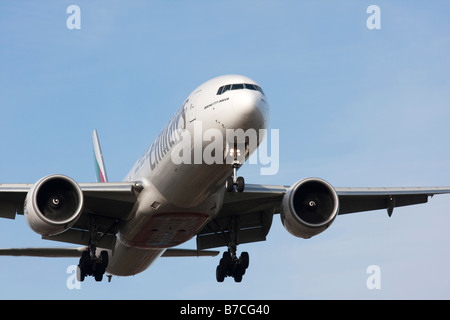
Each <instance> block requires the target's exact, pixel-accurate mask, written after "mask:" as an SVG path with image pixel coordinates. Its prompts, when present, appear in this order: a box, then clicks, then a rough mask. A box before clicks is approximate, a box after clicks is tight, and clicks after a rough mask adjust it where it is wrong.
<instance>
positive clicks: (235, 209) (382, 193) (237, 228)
mask: <svg viewBox="0 0 450 320" xmlns="http://www.w3.org/2000/svg"><path fill="white" fill-rule="evenodd" d="M289 190H290V187H289V186H267V185H246V186H245V190H244V192H231V193H226V195H225V200H224V205H223V208H222V210H221V211H220V212H219V213H218V215H217V217H216V218H215V219H214V220H212V221H211V222H209V223H208V224H207V225H206V226H205V227H204V229H203V230H201V231H200V232H199V233H198V234H197V248H198V249H208V248H214V247H220V246H228V245H229V244H234V245H238V244H242V243H248V242H255V241H264V240H266V236H267V234H268V232H269V229H270V227H271V224H272V217H273V215H274V214H276V213H280V212H281V211H282V206H283V199H284V197H285V196H286V197H289V196H292V193H290V194H287V193H289ZM334 190H335V193H336V195H337V198H338V202H339V211H338V213H337V214H339V215H341V214H348V213H355V212H363V211H371V210H379V209H387V212H388V215H389V216H391V215H392V212H393V210H394V208H396V207H403V206H409V205H415V204H421V203H426V202H428V198H429V197H432V196H434V195H436V194H447V193H450V187H434V188H423V187H417V188H334ZM311 197H312V198H314V197H313V196H311ZM331 222H332V221H331ZM331 222H330V224H331ZM328 226H329V225H327V226H326V227H328ZM326 227H325V229H326ZM322 231H323V230H322ZM320 232H321V231H320Z"/></svg>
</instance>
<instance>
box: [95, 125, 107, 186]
mask: <svg viewBox="0 0 450 320" xmlns="http://www.w3.org/2000/svg"><path fill="white" fill-rule="evenodd" d="M92 143H93V145H94V160H95V173H96V174H97V182H108V177H107V176H106V169H105V164H104V163H103V155H102V149H101V148H100V142H99V140H98V135H97V130H94V132H93V133H92Z"/></svg>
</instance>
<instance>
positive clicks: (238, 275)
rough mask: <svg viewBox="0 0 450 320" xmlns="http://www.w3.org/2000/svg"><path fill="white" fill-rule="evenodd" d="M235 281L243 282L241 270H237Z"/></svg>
mask: <svg viewBox="0 0 450 320" xmlns="http://www.w3.org/2000/svg"><path fill="white" fill-rule="evenodd" d="M233 278H234V281H235V282H241V281H242V273H241V272H237V273H236V274H235V275H234V277H233Z"/></svg>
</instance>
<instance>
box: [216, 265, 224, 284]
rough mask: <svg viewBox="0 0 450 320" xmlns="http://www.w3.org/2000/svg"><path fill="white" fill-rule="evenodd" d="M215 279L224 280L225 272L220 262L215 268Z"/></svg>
mask: <svg viewBox="0 0 450 320" xmlns="http://www.w3.org/2000/svg"><path fill="white" fill-rule="evenodd" d="M216 279H217V282H223V280H225V272H224V271H223V268H222V266H221V265H220V264H219V265H218V266H217V268H216Z"/></svg>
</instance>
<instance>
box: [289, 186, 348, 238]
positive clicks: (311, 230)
mask: <svg viewBox="0 0 450 320" xmlns="http://www.w3.org/2000/svg"><path fill="white" fill-rule="evenodd" d="M338 212H339V198H338V196H337V194H336V191H335V190H334V188H333V187H332V186H331V185H330V184H329V183H328V182H326V181H325V180H322V179H318V178H308V179H304V180H301V181H298V182H297V183H295V184H294V185H293V186H292V187H291V188H289V190H288V191H287V192H286V194H285V195H284V197H283V201H282V207H281V221H282V223H283V225H284V227H285V228H286V229H287V230H288V231H289V232H290V233H291V234H293V235H294V236H296V237H300V238H305V239H307V238H311V237H312V236H315V235H317V234H319V233H321V232H323V231H324V230H325V229H327V228H328V227H329V226H330V225H331V223H332V222H333V221H334V219H335V218H336V215H337V214H338Z"/></svg>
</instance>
